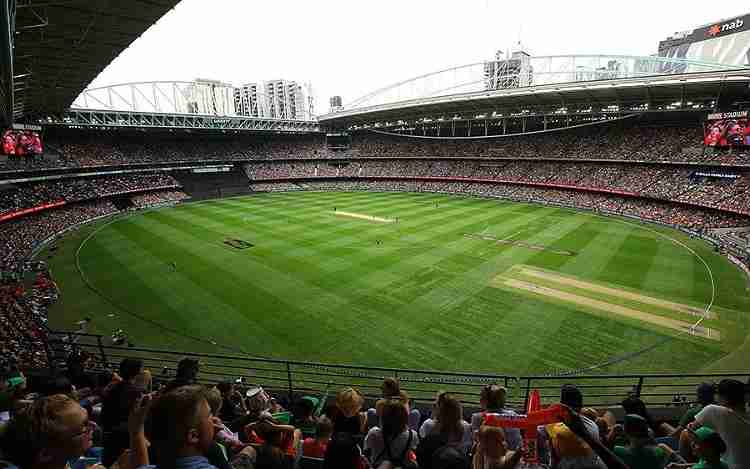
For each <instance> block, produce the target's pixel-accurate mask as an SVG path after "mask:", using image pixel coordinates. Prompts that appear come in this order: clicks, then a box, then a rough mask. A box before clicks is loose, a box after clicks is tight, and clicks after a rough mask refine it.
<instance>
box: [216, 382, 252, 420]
mask: <svg viewBox="0 0 750 469" xmlns="http://www.w3.org/2000/svg"><path fill="white" fill-rule="evenodd" d="M216 388H217V389H218V390H219V392H221V399H222V404H221V413H220V415H219V416H220V417H221V420H223V421H224V422H227V423H229V422H233V421H234V420H235V419H237V418H239V417H240V416H242V415H244V413H245V411H244V402H243V399H242V394H240V393H238V392H237V391H236V390H235V388H234V383H232V382H230V381H224V382H221V383H219V384H217V385H216Z"/></svg>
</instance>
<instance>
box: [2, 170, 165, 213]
mask: <svg viewBox="0 0 750 469" xmlns="http://www.w3.org/2000/svg"><path fill="white" fill-rule="evenodd" d="M178 186H179V183H178V182H177V180H176V179H174V178H173V177H172V176H170V175H168V174H164V173H151V174H148V173H147V174H130V175H121V176H100V177H89V178H71V179H59V180H52V181H44V182H39V183H24V184H18V185H9V186H6V187H5V188H4V190H2V191H0V215H4V214H8V213H13V212H16V211H19V210H23V209H28V208H33V207H37V206H40V205H45V204H49V203H54V202H66V203H71V202H79V201H84V200H92V199H97V198H101V197H107V196H112V195H118V194H126V193H129V192H136V191H144V190H152V189H157V188H173V187H178Z"/></svg>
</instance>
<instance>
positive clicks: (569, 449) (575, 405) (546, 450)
mask: <svg viewBox="0 0 750 469" xmlns="http://www.w3.org/2000/svg"><path fill="white" fill-rule="evenodd" d="M560 403H561V404H563V405H565V406H567V407H569V408H570V409H571V410H572V411H573V412H575V414H576V416H577V422H580V424H581V425H582V426H583V427H584V429H585V434H586V435H588V436H589V439H590V440H593V441H596V442H597V443H599V441H600V440H599V427H598V426H597V425H596V423H595V422H592V421H591V420H590V419H589V418H587V417H585V416H583V415H579V412H580V411H581V409H582V408H583V394H582V393H581V391H580V390H579V389H578V388H577V387H576V386H574V385H571V384H566V385H564V386H563V387H562V389H561V391H560ZM537 441H538V448H539V457H540V459H541V460H542V462H547V463H548V464H549V465H550V466H551V467H553V468H561V469H563V468H571V469H572V468H576V469H584V468H592V469H601V468H602V467H604V466H603V463H602V461H601V460H600V459H599V457H598V456H597V454H596V453H595V452H594V450H593V449H592V447H591V445H590V444H589V443H588V441H587V440H584V439H582V438H581V437H580V436H579V435H578V434H577V433H575V432H574V431H572V429H571V428H569V427H568V425H566V424H565V423H555V424H550V425H545V426H541V427H539V429H538V438H537Z"/></svg>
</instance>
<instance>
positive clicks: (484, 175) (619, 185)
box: [245, 160, 750, 226]
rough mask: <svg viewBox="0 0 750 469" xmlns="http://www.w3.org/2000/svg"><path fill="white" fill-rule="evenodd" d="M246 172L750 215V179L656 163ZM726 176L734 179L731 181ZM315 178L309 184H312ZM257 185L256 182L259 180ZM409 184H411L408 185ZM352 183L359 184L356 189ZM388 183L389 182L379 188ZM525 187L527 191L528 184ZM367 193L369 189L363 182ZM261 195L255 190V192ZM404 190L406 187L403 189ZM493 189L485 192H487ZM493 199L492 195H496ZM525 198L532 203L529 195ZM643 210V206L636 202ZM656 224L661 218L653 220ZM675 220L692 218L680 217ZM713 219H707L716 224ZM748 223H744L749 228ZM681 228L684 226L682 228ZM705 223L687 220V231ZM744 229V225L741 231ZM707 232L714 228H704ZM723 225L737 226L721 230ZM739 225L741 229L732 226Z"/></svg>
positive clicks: (463, 163)
mask: <svg viewBox="0 0 750 469" xmlns="http://www.w3.org/2000/svg"><path fill="white" fill-rule="evenodd" d="M245 172H246V174H247V175H248V177H249V178H250V179H251V182H252V184H253V187H255V186H257V185H258V184H263V183H270V182H271V181H273V180H283V179H308V181H307V182H304V183H302V182H301V183H297V182H286V183H285V184H287V187H288V185H289V184H293V185H294V186H295V187H297V186H299V185H305V184H311V183H318V182H319V181H314V179H316V178H321V179H324V178H336V177H340V178H345V177H350V178H393V179H399V178H404V179H412V178H451V179H459V180H460V179H467V180H482V181H497V182H498V183H500V184H499V185H500V186H501V187H500V188H499V189H497V190H500V193H499V194H497V195H496V196H501V197H502V196H505V195H507V193H508V190H507V188H506V187H505V184H503V183H509V182H514V183H520V185H518V187H517V188H516V189H514V190H513V192H515V193H517V194H525V193H531V194H533V195H534V197H533V198H535V199H536V200H549V201H557V199H558V198H559V197H558V195H559V191H557V192H556V191H555V190H554V187H555V186H565V187H570V188H578V189H586V190H593V191H607V192H610V191H614V192H621V193H627V194H630V195H633V196H640V197H644V198H651V199H656V200H655V201H654V202H653V203H652V204H653V205H656V206H664V205H665V204H659V202H661V201H665V202H669V201H676V202H682V203H684V204H690V205H697V206H699V207H697V208H695V209H692V210H693V211H694V212H696V213H701V214H705V213H708V211H706V210H700V208H708V209H711V208H713V209H717V210H726V211H732V212H735V214H745V215H748V214H750V175H748V174H746V173H728V174H723V175H712V176H705V175H703V176H701V175H697V174H699V172H697V171H695V170H693V169H684V168H680V167H671V166H670V167H659V166H656V167H655V166H651V165H612V164H602V165H599V164H593V163H561V162H545V163H535V162H528V161H509V162H503V163H498V164H492V165H488V164H483V163H481V162H478V161H468V160H453V161H451V160H436V161H429V160H411V161H409V160H388V161H372V160H366V161H361V162H351V163H325V162H316V161H296V162H263V163H252V164H247V165H245ZM728 176H729V177H728ZM310 180H312V181H310ZM254 181H258V182H254ZM404 183H406V182H404ZM354 184H355V185H356V184H357V183H354ZM380 184H381V185H382V184H385V183H384V182H381V183H380ZM406 184H409V185H410V186H411V187H418V188H420V189H419V190H423V191H438V192H460V191H464V192H465V191H466V189H465V188H466V187H473V185H471V184H469V183H467V182H459V181H457V182H453V183H447V184H446V183H442V182H432V181H424V180H421V181H419V180H418V181H416V182H409V183H406ZM523 184H527V185H523ZM360 185H361V186H362V187H364V186H366V185H367V184H364V183H362V184H360ZM541 186H552V188H547V189H545V190H547V191H549V194H548V195H545V194H541V191H540V190H538V189H536V188H537V187H541ZM256 190H258V189H256ZM399 190H405V189H399ZM492 190H493V189H491V188H483V189H482V190H481V192H482V194H477V195H489V194H487V192H490V191H492ZM565 194H570V196H569V197H570V198H574V199H575V200H574V201H573V202H574V203H572V205H576V206H584V207H587V208H596V205H594V204H592V203H590V200H591V199H596V198H597V197H596V196H595V195H591V196H588V195H586V194H585V193H583V192H582V191H577V192H565ZM493 195H495V194H493ZM522 198H532V197H531V196H528V197H522ZM639 204H641V205H642V202H639ZM690 210H691V209H687V208H684V207H681V206H675V207H674V208H672V209H671V210H670V212H674V213H677V212H680V213H682V212H689V211H690ZM647 218H650V219H654V218H658V217H654V216H649V217H647ZM675 218H678V219H681V220H687V219H686V218H685V217H684V216H683V215H676V216H675ZM713 218H715V217H709V219H713ZM725 218H727V219H733V220H735V219H740V218H741V217H738V216H733V215H731V214H728V215H727V216H726V217H725ZM744 223H745V224H747V222H744ZM679 224H682V223H679ZM696 224H697V225H700V221H698V222H697V223H695V222H693V221H692V220H690V222H689V225H690V226H693V225H696ZM741 224H742V223H740V225H741ZM706 226H716V225H714V224H706ZM719 226H733V225H724V224H720V225H719ZM734 226H738V225H734Z"/></svg>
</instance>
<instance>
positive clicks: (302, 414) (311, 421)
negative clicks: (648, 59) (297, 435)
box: [294, 396, 320, 438]
mask: <svg viewBox="0 0 750 469" xmlns="http://www.w3.org/2000/svg"><path fill="white" fill-rule="evenodd" d="M319 406H320V399H318V398H317V397H313V396H302V398H301V399H300V400H299V402H298V403H297V410H296V412H295V413H294V416H295V419H294V426H295V427H297V428H299V429H300V431H301V432H302V436H304V437H305V438H307V437H315V434H316V425H317V423H318V419H317V418H316V417H317V415H315V414H316V410H317V409H318V408H319Z"/></svg>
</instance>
